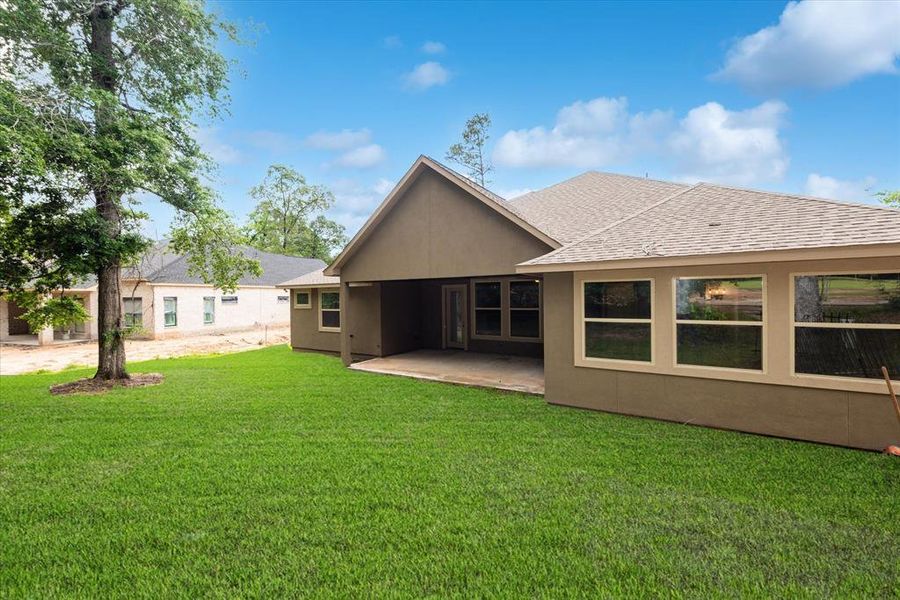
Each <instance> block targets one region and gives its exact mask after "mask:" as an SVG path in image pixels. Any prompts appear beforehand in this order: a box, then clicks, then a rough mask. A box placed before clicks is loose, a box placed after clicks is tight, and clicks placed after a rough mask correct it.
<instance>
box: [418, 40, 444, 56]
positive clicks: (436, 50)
mask: <svg viewBox="0 0 900 600" xmlns="http://www.w3.org/2000/svg"><path fill="white" fill-rule="evenodd" d="M446 51H447V46H445V45H444V44H442V43H440V42H425V43H424V44H422V52H424V53H425V54H443V53H444V52H446Z"/></svg>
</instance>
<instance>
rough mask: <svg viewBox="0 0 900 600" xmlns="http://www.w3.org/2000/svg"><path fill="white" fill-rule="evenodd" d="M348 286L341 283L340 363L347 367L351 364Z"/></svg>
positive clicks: (345, 283)
mask: <svg viewBox="0 0 900 600" xmlns="http://www.w3.org/2000/svg"><path fill="white" fill-rule="evenodd" d="M349 313H350V284H349V283H347V282H344V281H341V362H343V363H344V366H345V367H349V366H350V363H352V362H353V352H352V346H351V342H352V338H351V336H350V318H349Z"/></svg>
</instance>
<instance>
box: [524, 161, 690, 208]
mask: <svg viewBox="0 0 900 600" xmlns="http://www.w3.org/2000/svg"><path fill="white" fill-rule="evenodd" d="M586 175H600V176H603V177H615V178H622V179H632V180H634V181H646V182H652V183H662V184H665V185H674V186H678V187H680V188H689V187H691V184H688V183H681V182H679V181H668V180H665V179H655V178H653V177H640V176H638V175H627V174H625V173H612V172H610V171H597V170H596V169H591V170H589V171H584V172H582V173H579V174H578V175H573V176H572V177H569V178H567V179H563V180H562V181H558V182H556V183H551V184H550V185H548V186H545V187H542V188H540V189H537V190H531V191H530V192H527V193H525V194H522V195H521V196H516V197H515V198H514V199H512V200H507V202H510V203H517V202H520V201H521V200H523V199H524V198H527V197H528V196H531V195H532V194H540V193H541V192H545V191H547V190H550V189H553V188H556V187H559V186H561V185H565V184H567V183H570V182H572V181H575V180H576V179H580V178H582V177H584V176H586Z"/></svg>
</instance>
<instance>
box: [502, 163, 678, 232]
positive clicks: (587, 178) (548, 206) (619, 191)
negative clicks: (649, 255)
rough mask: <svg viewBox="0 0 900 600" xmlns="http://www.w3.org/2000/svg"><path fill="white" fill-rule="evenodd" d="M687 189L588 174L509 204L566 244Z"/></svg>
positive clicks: (519, 198) (659, 183)
mask: <svg viewBox="0 0 900 600" xmlns="http://www.w3.org/2000/svg"><path fill="white" fill-rule="evenodd" d="M687 187H688V186H686V185H683V184H679V183H671V182H667V181H657V180H654V179H645V178H641V177H630V176H628V175H614V174H612V173H598V172H596V171H590V172H588V173H584V174H582V175H579V176H577V177H573V178H572V179H569V180H567V181H563V182H562V183H558V184H556V185H552V186H550V187H548V188H545V189H543V190H538V191H536V192H530V193H528V194H525V195H523V196H520V197H518V198H516V199H515V200H513V201H511V202H508V203H507V204H509V205H511V206H512V207H513V208H514V209H515V210H516V211H517V212H518V214H520V215H522V217H523V218H524V219H526V220H527V221H529V222H530V223H532V224H534V225H535V226H536V227H538V228H539V229H541V230H543V231H544V232H546V233H547V234H548V235H550V236H552V237H553V238H554V239H556V240H558V241H560V242H562V243H563V244H568V243H570V242H573V241H575V240H577V239H579V238H580V237H582V236H583V235H585V234H587V233H589V232H591V231H595V230H597V229H599V228H600V227H604V226H607V225H609V224H610V223H615V222H616V221H620V220H622V219H624V218H625V217H628V216H630V215H633V214H634V213H636V212H639V211H641V210H644V209H646V208H647V207H648V206H651V205H653V204H654V203H656V202H659V201H660V200H662V199H664V198H666V197H668V196H670V195H672V194H673V193H675V192H677V191H679V190H682V189H686V188H687Z"/></svg>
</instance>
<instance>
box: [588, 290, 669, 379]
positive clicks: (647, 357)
mask: <svg viewBox="0 0 900 600" xmlns="http://www.w3.org/2000/svg"><path fill="white" fill-rule="evenodd" d="M652 298H653V281H652V280H649V279H646V280H639V281H585V282H584V283H583V284H582V299H583V302H584V309H583V314H582V320H583V326H584V356H585V358H599V359H607V360H620V361H631V362H651V361H652V359H653V334H652V330H653V326H652V318H653V314H652V304H653V300H652Z"/></svg>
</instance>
